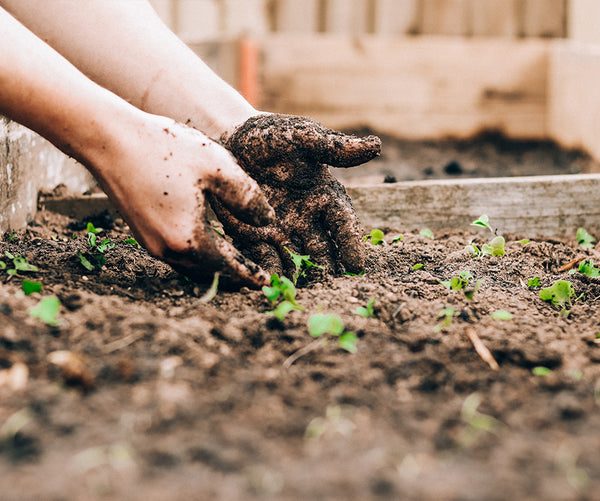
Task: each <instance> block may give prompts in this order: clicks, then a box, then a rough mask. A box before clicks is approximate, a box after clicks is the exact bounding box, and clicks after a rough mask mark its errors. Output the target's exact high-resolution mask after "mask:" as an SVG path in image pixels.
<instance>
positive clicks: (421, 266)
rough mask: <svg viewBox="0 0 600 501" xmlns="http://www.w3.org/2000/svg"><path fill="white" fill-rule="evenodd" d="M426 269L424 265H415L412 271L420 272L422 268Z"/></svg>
mask: <svg viewBox="0 0 600 501" xmlns="http://www.w3.org/2000/svg"><path fill="white" fill-rule="evenodd" d="M423 267H425V265H424V264H423V263H417V264H415V265H414V266H413V267H412V268H411V271H417V270H420V269H421V268H423Z"/></svg>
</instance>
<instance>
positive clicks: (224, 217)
mask: <svg viewBox="0 0 600 501" xmlns="http://www.w3.org/2000/svg"><path fill="white" fill-rule="evenodd" d="M222 142H223V144H224V145H225V147H226V148H227V149H229V150H230V151H231V152H232V153H233V154H234V156H235V157H236V158H237V160H238V162H239V164H240V165H241V166H242V168H243V169H244V170H245V171H246V172H247V173H248V174H250V176H251V177H252V178H254V179H255V180H256V181H258V184H259V185H260V187H261V188H262V190H263V192H264V193H265V195H266V197H267V199H268V201H269V203H270V204H271V206H272V207H273V208H274V209H275V214H276V216H277V217H276V221H275V222H274V223H272V224H269V225H267V226H264V227H261V228H256V227H253V226H250V225H248V224H245V223H244V222H242V221H240V220H239V219H237V218H236V217H235V216H233V215H232V214H231V213H230V212H229V211H227V210H226V209H225V208H224V207H223V205H222V204H221V203H219V202H218V201H215V202H214V203H213V208H214V209H215V212H216V214H217V216H218V217H219V219H220V220H221V222H222V223H223V226H224V228H225V231H226V232H227V233H228V234H229V235H230V236H231V237H232V238H233V241H234V244H235V245H236V247H238V248H239V249H241V250H242V251H243V252H244V253H245V254H246V255H247V256H249V257H250V259H252V260H253V261H255V262H257V263H259V264H260V265H261V266H262V267H264V268H265V269H266V270H268V271H270V272H278V273H282V272H283V273H285V274H286V275H288V276H291V275H292V274H293V273H294V271H295V266H294V263H293V262H292V260H291V258H290V255H289V253H288V252H287V251H286V250H285V249H284V247H288V248H289V249H290V250H291V251H292V252H294V253H298V254H309V255H310V257H311V261H313V262H314V263H316V264H319V265H322V266H324V267H325V268H326V269H327V270H328V271H329V272H333V273H339V272H340V271H342V269H341V267H340V265H342V266H343V268H344V269H346V270H347V271H350V272H353V273H358V272H360V271H362V270H363V269H364V264H365V250H364V244H363V242H362V230H361V227H360V223H359V221H358V218H357V216H356V214H355V212H354V210H353V208H352V204H351V201H350V197H348V195H347V194H346V191H345V189H344V187H343V186H342V185H341V183H339V182H338V181H337V180H336V179H335V178H334V177H333V176H332V174H331V173H330V172H329V169H328V167H327V165H331V166H335V167H352V166H355V165H359V164H362V163H365V162H367V161H369V160H371V159H372V158H374V157H375V156H377V155H379V152H380V149H381V141H380V140H379V138H377V137H375V136H369V137H366V138H357V137H354V136H348V135H345V134H342V133H341V132H336V131H332V130H330V129H327V128H325V127H323V126H322V125H321V124H319V123H318V122H316V121H314V120H312V119H310V118H305V117H298V116H291V115H278V114H263V115H258V116H256V117H252V118H250V119H249V120H247V121H246V122H245V123H244V124H242V125H241V126H240V127H238V128H237V129H236V130H235V131H234V132H233V134H231V135H230V136H229V137H225V138H222Z"/></svg>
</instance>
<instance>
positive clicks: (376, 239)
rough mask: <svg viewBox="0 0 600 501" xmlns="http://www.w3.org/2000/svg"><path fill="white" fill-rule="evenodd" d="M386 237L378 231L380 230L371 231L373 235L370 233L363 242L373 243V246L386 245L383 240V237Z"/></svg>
mask: <svg viewBox="0 0 600 501" xmlns="http://www.w3.org/2000/svg"><path fill="white" fill-rule="evenodd" d="M384 236H385V234H384V233H383V231H381V230H378V229H374V230H371V233H369V234H368V235H367V236H366V237H365V238H364V239H363V241H365V242H366V241H368V240H370V241H371V244H373V245H384V244H385V240H384V239H383V237H384Z"/></svg>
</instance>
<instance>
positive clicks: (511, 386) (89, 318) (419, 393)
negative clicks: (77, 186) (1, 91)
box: [0, 214, 600, 501]
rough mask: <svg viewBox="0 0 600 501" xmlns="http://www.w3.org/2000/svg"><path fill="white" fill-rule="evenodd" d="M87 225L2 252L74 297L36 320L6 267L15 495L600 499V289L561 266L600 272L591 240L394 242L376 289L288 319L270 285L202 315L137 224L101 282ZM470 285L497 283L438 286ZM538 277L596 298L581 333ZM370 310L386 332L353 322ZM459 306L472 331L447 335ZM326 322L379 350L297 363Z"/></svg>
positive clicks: (371, 277) (4, 461)
mask: <svg viewBox="0 0 600 501" xmlns="http://www.w3.org/2000/svg"><path fill="white" fill-rule="evenodd" d="M490 216H491V217H492V219H493V215H490ZM70 222H71V221H68V220H66V219H59V218H57V217H56V216H50V215H48V214H40V215H39V217H38V223H37V224H35V225H33V226H30V227H29V228H28V229H27V231H25V232H18V233H17V234H16V235H15V236H14V237H12V239H11V238H10V235H8V234H5V235H4V237H3V238H2V241H1V242H0V253H1V254H2V255H4V253H5V251H9V252H10V253H12V254H15V253H19V254H21V255H23V256H25V257H26V258H27V259H28V260H29V262H31V263H33V264H35V265H37V266H39V268H40V271H39V272H37V273H31V272H30V273H27V276H28V277H29V278H31V279H34V280H39V281H41V282H42V283H43V285H44V290H43V293H42V296H49V295H56V296H58V297H59V298H60V300H61V302H62V308H61V311H60V315H59V318H60V324H59V325H58V326H56V327H51V326H48V325H45V324H44V323H42V322H41V321H40V320H38V319H35V318H32V317H30V315H29V314H28V310H29V309H30V308H31V307H33V306H34V305H36V304H37V303H38V301H39V300H40V297H39V295H38V294H34V295H32V296H23V294H22V293H21V292H20V291H21V282H22V279H21V278H19V277H13V278H11V279H10V280H9V276H8V275H7V274H6V273H5V272H2V273H1V274H0V369H1V371H2V372H0V493H1V494H0V498H1V499H2V500H6V501H12V500H15V501H16V500H19V501H24V500H36V501H39V500H95V499H110V500H144V501H153V500H167V499H168V500H190V499H194V500H196V499H197V500H205V499H206V500H213V499H222V500H233V501H235V500H253V499H274V500H275V499H276V500H305V499H310V500H334V499H335V500H338V499H339V500H368V499H415V500H500V499H502V500H506V499H519V500H527V499H531V500H533V499H548V500H559V499H560V500H565V499H582V500H583V499H590V500H591V499H598V492H600V462H599V461H598V451H599V450H600V435H599V434H598V429H599V428H600V412H599V408H598V406H599V405H600V344H597V343H596V337H597V334H598V333H599V332H600V315H599V313H598V312H599V308H600V279H589V278H587V277H586V276H584V275H581V274H576V275H567V274H566V273H559V272H558V271H557V270H558V268H559V267H560V265H562V264H564V263H565V262H569V261H571V260H573V259H575V258H577V257H578V256H580V255H589V256H590V257H593V258H594V259H596V261H600V259H599V258H598V253H597V252H596V251H593V250H592V251H581V250H580V249H579V248H578V247H577V245H576V242H575V238H574V237H573V239H572V240H570V241H557V240H545V241H543V240H539V241H538V240H536V241H532V242H530V243H528V244H526V245H524V244H522V243H518V242H517V239H519V238H521V237H522V236H517V235H506V236H507V242H508V243H507V254H506V255H505V256H504V257H502V258H498V257H485V258H472V257H470V256H469V255H468V254H467V253H466V252H465V251H464V247H465V245H466V244H467V243H468V242H469V241H470V240H471V239H472V238H476V241H477V242H479V243H481V242H483V241H485V240H484V237H485V235H484V234H483V233H482V234H478V233H477V230H475V229H474V228H466V229H465V231H464V232H456V231H455V232H446V233H443V232H440V233H438V234H437V235H435V239H433V240H432V239H428V238H425V237H422V236H419V235H415V234H405V235H404V239H403V240H402V241H400V242H397V243H395V244H391V243H389V242H391V239H392V237H393V236H395V235H396V233H397V232H396V231H393V232H392V231H389V232H388V234H387V237H386V238H387V240H388V245H385V246H377V247H375V246H373V245H371V244H368V243H365V244H364V245H365V246H366V252H367V268H366V273H365V275H363V276H353V277H351V276H343V277H340V278H336V279H332V280H331V281H329V282H327V283H308V284H307V285H306V286H305V287H303V288H301V289H300V290H299V292H298V301H299V302H300V303H301V304H302V305H304V306H305V307H306V311H304V312H302V311H294V312H292V313H290V314H289V315H288V316H287V318H286V319H285V320H284V322H283V323H279V322H278V321H277V320H275V319H273V318H272V317H269V316H267V315H265V312H266V311H268V310H269V309H270V305H269V302H268V301H267V300H266V298H265V297H264V295H263V293H262V292H260V291H250V290H242V291H240V292H230V293H224V292H219V294H218V295H217V296H216V297H215V298H214V299H213V300H212V301H211V302H210V303H208V304H205V303H203V302H202V300H201V296H202V295H203V293H204V292H205V290H206V287H205V286H198V285H195V284H193V283H190V282H187V281H186V280H185V279H184V278H182V277H181V276H178V275H176V274H175V273H174V272H172V271H171V270H170V269H169V268H168V267H167V266H166V265H164V264H162V263H160V262H158V261H156V260H154V259H152V258H150V257H149V256H148V255H147V254H146V252H145V251H143V250H140V249H137V248H136V247H134V246H132V245H130V244H127V243H124V242H123V240H124V239H125V238H128V237H129V235H128V234H127V232H126V228H124V226H123V225H122V224H119V222H117V224H116V225H115V227H114V228H113V229H111V230H107V231H106V232H105V233H104V234H103V236H108V237H110V238H111V239H112V240H113V241H114V242H116V247H115V248H114V249H111V250H109V251H108V252H107V254H106V256H107V259H106V265H105V268H103V269H101V270H98V271H95V272H88V271H87V270H86V269H84V268H83V267H82V265H81V263H80V261H79V259H78V257H77V253H78V252H86V251H87V242H86V238H85V230H78V231H73V230H71V229H68V228H67V225H68V223H70ZM590 230H592V229H590ZM400 232H401V230H399V231H398V233H400ZM74 233H75V235H76V238H72V235H73V234H74ZM523 236H524V237H526V236H527V235H523ZM5 261H7V262H9V261H10V260H9V259H5ZM417 263H422V264H424V265H425V267H424V268H423V269H421V270H417V271H411V269H412V267H413V265H415V264H417ZM462 270H468V271H470V272H471V273H472V275H473V276H474V278H475V279H476V280H481V282H482V285H481V288H480V290H478V291H477V292H476V293H475V296H474V299H473V300H472V301H468V300H467V299H465V298H464V295H463V294H462V292H460V291H458V292H454V291H451V290H449V289H447V288H446V287H444V286H443V285H441V284H440V283H439V280H449V279H450V278H452V277H454V276H456V275H457V274H458V273H459V272H460V271H462ZM534 276H539V277H540V278H541V282H542V285H543V286H547V285H550V284H551V283H553V282H554V281H555V280H556V279H558V278H565V279H568V280H571V281H572V282H573V284H574V287H575V291H576V293H577V295H579V294H582V293H583V294H585V299H583V298H582V299H580V300H578V301H577V302H576V303H575V304H574V306H573V308H572V310H571V313H570V316H569V317H568V318H566V319H565V318H560V317H559V312H558V310H557V309H555V308H553V307H552V306H551V305H549V304H547V303H545V302H543V301H542V300H541V299H540V298H539V289H540V288H539V287H536V288H530V287H528V286H527V284H526V282H527V280H528V279H529V278H532V277H534ZM371 298H377V301H376V302H375V318H368V319H365V318H362V317H360V316H358V315H356V314H354V313H352V312H353V310H355V309H356V308H357V307H359V306H365V305H366V303H367V301H368V300H369V299H371ZM447 307H452V308H454V310H455V311H456V312H457V316H456V317H454V318H453V320H452V323H451V325H450V326H449V327H446V328H444V329H442V330H441V331H439V332H435V330H434V329H435V326H436V325H437V324H438V323H439V321H440V319H439V318H438V315H439V313H440V311H441V310H442V309H443V308H447ZM319 310H322V311H323V312H332V313H337V314H338V315H340V316H341V318H342V319H343V321H344V324H345V326H346V328H347V329H348V330H351V331H354V332H355V333H357V335H358V336H359V338H360V340H359V343H358V352H357V353H356V354H354V355H353V354H350V353H348V352H346V351H343V350H342V349H340V348H338V347H337V346H336V344H335V343H334V342H331V343H329V344H327V345H323V346H319V347H318V348H317V349H314V350H312V351H310V352H309V353H308V354H306V355H304V356H303V357H301V358H299V359H298V360H297V361H296V362H295V363H294V364H293V365H292V366H291V367H289V368H283V364H284V362H285V361H286V359H287V358H288V357H289V356H290V355H291V354H293V353H295V352H297V350H300V349H302V348H304V347H306V346H307V345H309V344H310V343H311V342H312V338H311V337H310V336H309V334H308V332H307V328H306V323H307V320H308V318H309V317H310V316H311V315H313V314H315V313H317V312H318V311H319ZM497 310H506V311H508V312H510V313H511V314H512V320H510V321H502V320H495V319H493V318H491V316H490V314H491V313H493V312H495V311H497ZM468 329H472V331H474V332H476V333H477V334H478V335H479V337H480V338H481V340H482V341H483V343H484V344H485V345H486V346H487V347H488V348H489V349H490V350H491V353H492V354H493V356H494V357H495V359H496V360H497V361H498V363H499V365H500V368H499V370H497V371H493V370H492V369H490V367H489V366H488V365H487V364H486V363H485V362H484V361H483V360H482V359H481V358H480V357H479V356H478V354H477V352H476V351H475V349H474V348H473V345H472V343H471V342H470V341H469V339H468V337H467V335H466V332H467V330H468ZM60 350H64V351H67V352H70V353H71V354H70V355H69V354H67V355H66V357H67V359H66V361H64V362H61V363H59V364H57V363H52V362H51V361H50V360H54V361H55V362H60V360H58V358H57V355H56V354H53V355H51V354H52V353H53V352H57V351H60ZM63 356H65V355H64V354H63ZM24 366H26V367H27V369H28V373H29V376H28V379H27V380H26V381H25V379H24V378H23V377H19V374H22V371H23V369H24ZM536 367H545V368H547V369H549V370H550V372H549V374H548V375H545V376H541V375H535V374H534V373H533V372H532V370H533V369H534V368H536Z"/></svg>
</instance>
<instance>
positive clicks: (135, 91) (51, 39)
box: [0, 0, 256, 138]
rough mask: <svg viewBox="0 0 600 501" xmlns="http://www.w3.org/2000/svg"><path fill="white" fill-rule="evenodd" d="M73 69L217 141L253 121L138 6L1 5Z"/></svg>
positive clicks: (91, 2) (105, 2) (121, 1)
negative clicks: (227, 133) (239, 125)
mask: <svg viewBox="0 0 600 501" xmlns="http://www.w3.org/2000/svg"><path fill="white" fill-rule="evenodd" d="M0 5H3V6H4V7H5V8H6V9H7V10H8V11H10V12H11V13H12V14H13V15H14V16H15V17H16V18H17V19H19V20H20V21H21V22H22V23H23V24H25V26H27V27H28V28H29V29H31V30H32V31H33V32H34V33H36V34H37V35H38V36H39V37H40V38H42V39H44V40H45V41H47V42H48V43H49V44H50V45H51V46H52V47H54V48H55V49H56V50H57V51H58V52H60V53H61V54H63V55H64V56H65V57H66V58H67V59H69V60H70V61H71V62H72V63H73V64H74V65H75V66H77V67H78V68H79V69H80V70H81V71H83V72H84V73H85V74H86V75H88V76H89V77H90V78H91V79H93V80H94V81H96V82H98V83H99V84H100V85H102V86H104V87H106V88H107V89H109V90H111V91H112V92H114V93H116V94H118V95H119V96H121V97H123V98H124V99H126V100H127V101H129V102H130V103H132V104H133V105H134V106H136V107H138V108H140V109H142V110H144V111H148V112H150V113H153V114H158V115H164V116H168V117H170V118H173V119H174V120H177V121H179V122H182V123H188V124H189V125H191V126H193V127H195V128H197V129H199V130H202V131H203V132H205V133H206V134H207V135H209V136H211V137H213V138H217V137H219V136H220V135H221V134H222V133H223V132H225V131H227V130H230V129H231V128H232V127H234V126H235V125H238V124H240V123H242V122H244V121H245V120H246V119H247V118H249V117H250V116H252V115H255V114H256V110H254V108H252V107H251V106H250V105H249V104H248V102H247V101H245V100H244V99H243V98H242V97H241V96H240V95H239V94H238V93H237V92H236V91H235V90H234V89H232V88H231V87H230V86H229V85H227V84H226V83H225V82H224V81H223V80H221V79H220V78H219V77H218V76H217V75H216V74H215V73H214V72H213V71H212V70H211V69H210V68H208V66H206V64H205V63H204V62H202V61H201V60H200V59H199V58H198V57H197V56H196V55H195V54H194V53H193V52H192V51H191V50H190V49H189V48H188V47H186V46H185V44H183V42H181V41H180V40H179V39H178V38H177V37H176V36H175V35H174V34H173V33H172V32H171V31H170V30H169V29H168V28H167V27H166V26H165V25H164V24H163V23H162V21H161V20H160V19H159V18H158V16H157V15H156V13H155V12H154V10H153V9H152V7H151V6H150V5H149V3H148V2H147V1H145V0H87V1H85V2H82V1H80V0H44V2H39V0H0Z"/></svg>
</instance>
